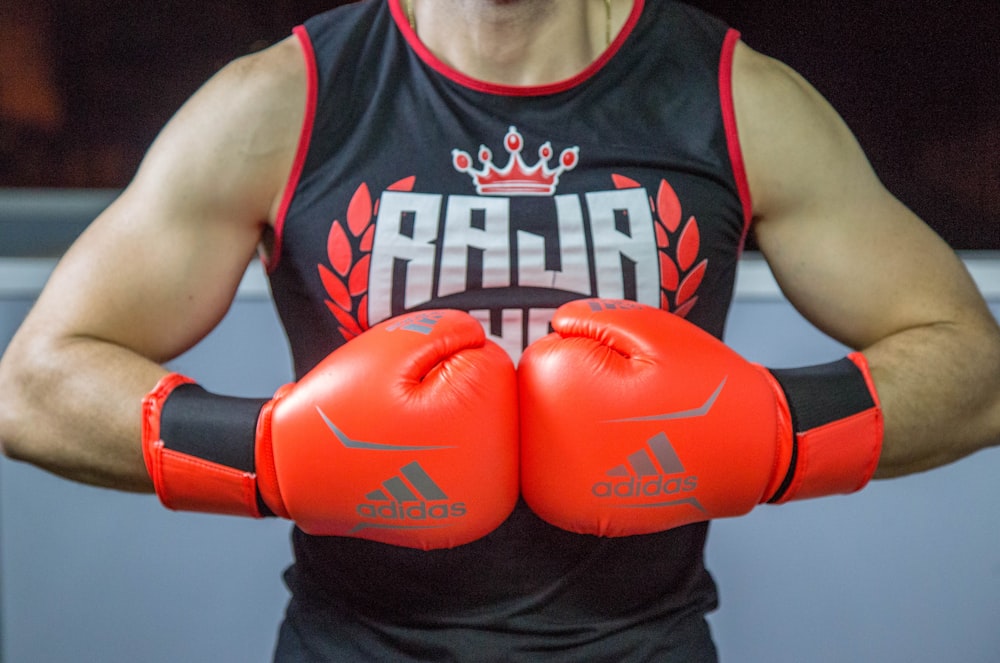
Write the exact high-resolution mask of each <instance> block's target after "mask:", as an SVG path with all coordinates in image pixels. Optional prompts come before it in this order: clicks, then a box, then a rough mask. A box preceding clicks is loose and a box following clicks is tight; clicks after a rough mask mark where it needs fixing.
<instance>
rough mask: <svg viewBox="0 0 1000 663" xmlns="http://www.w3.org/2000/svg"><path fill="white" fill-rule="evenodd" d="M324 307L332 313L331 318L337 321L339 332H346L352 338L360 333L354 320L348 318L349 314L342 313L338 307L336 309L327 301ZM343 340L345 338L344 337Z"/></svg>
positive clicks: (334, 305) (335, 306)
mask: <svg viewBox="0 0 1000 663" xmlns="http://www.w3.org/2000/svg"><path fill="white" fill-rule="evenodd" d="M326 307H327V308H328V309H330V313H333V317H335V318H336V319H337V322H339V323H340V326H341V332H343V331H344V330H347V331H349V332H351V334H353V335H354V336H357V335H358V334H360V333H361V328H360V327H359V326H358V323H357V322H356V321H355V320H354V318H352V317H351V316H350V314H349V313H345V312H344V311H342V310H341V309H340V307H338V306H337V305H336V304H334V303H333V302H331V301H330V300H327V302H326ZM344 338H347V336H346V335H345V336H344Z"/></svg>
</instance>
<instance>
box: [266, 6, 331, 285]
mask: <svg viewBox="0 0 1000 663" xmlns="http://www.w3.org/2000/svg"><path fill="white" fill-rule="evenodd" d="M293 33H294V34H295V36H296V37H297V38H298V40H299V44H300V45H301V46H302V56H303V57H304V58H305V65H306V109H305V117H304V118H303V120H302V130H301V131H300V133H299V145H298V148H297V150H296V152H295V161H294V163H293V164H292V170H291V172H290V173H289V174H288V181H287V182H286V183H285V192H284V194H283V195H282V197H281V206H280V207H279V208H278V214H277V216H276V217H275V219H274V246H273V247H272V251H271V256H270V258H269V259H268V260H267V261H265V263H264V267H265V268H266V269H267V271H268V272H273V271H274V270H275V269H277V267H278V262H279V261H280V260H281V244H282V234H283V232H284V229H285V218H286V217H287V216H288V208H289V206H290V205H291V204H292V198H293V197H294V196H295V190H296V189H297V188H298V186H299V178H301V177H302V169H303V168H304V167H305V163H306V155H307V154H308V153H309V142H310V140H311V139H312V132H313V124H314V122H315V120H316V97H317V89H318V87H319V83H318V75H317V73H316V53H315V51H314V50H313V45H312V40H311V39H310V38H309V33H308V32H306V29H305V27H304V26H301V25H299V26H297V27H296V28H295V29H294V30H293Z"/></svg>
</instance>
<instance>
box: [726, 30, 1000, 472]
mask: <svg viewBox="0 0 1000 663" xmlns="http://www.w3.org/2000/svg"><path fill="white" fill-rule="evenodd" d="M733 66H734V72H733V81H734V82H733V86H734V88H733V93H734V101H735V106H736V116H737V124H738V128H739V133H740V143H741V147H742V150H743V158H744V162H745V164H746V169H747V176H748V180H749V185H750V191H751V195H752V198H753V208H754V232H755V236H756V239H757V243H758V245H759V247H760V249H761V252H762V253H763V255H764V257H765V258H766V259H767V261H768V263H769V265H770V266H771V269H772V271H773V273H774V276H775V278H776V279H777V281H778V283H779V285H780V286H781V289H782V291H783V292H784V294H785V295H786V296H787V297H788V299H789V301H790V302H791V303H792V304H793V305H794V306H795V307H796V308H797V309H798V310H799V311H800V312H801V313H802V314H803V315H804V316H805V317H806V318H807V319H808V320H809V321H810V322H811V323H812V324H814V325H815V326H816V327H817V328H819V329H820V330H821V331H823V332H824V333H826V334H828V335H830V336H831V337H832V338H834V339H836V340H838V341H840V342H841V343H843V344H845V345H847V346H849V347H852V348H854V349H859V350H861V351H862V352H863V354H864V355H865V357H866V358H867V360H868V363H869V365H870V367H871V372H872V376H873V379H874V382H875V387H876V390H877V392H878V396H879V399H880V401H881V405H882V409H883V415H884V422H885V435H884V440H883V447H882V455H881V460H880V462H879V466H878V470H877V473H876V477H877V478H888V477H894V476H902V475H906V474H910V473H914V472H919V471H923V470H928V469H931V468H934V467H938V466H940V465H944V464H947V463H950V462H953V461H955V460H958V459H959V458H962V457H964V456H967V455H969V454H971V453H974V452H975V451H978V450H980V449H983V448H985V447H989V446H996V445H1000V328H998V325H997V322H996V320H995V319H994V317H993V316H992V314H991V313H990V311H989V309H988V307H987V306H986V303H985V301H984V300H983V298H982V296H981V295H980V293H979V291H978V290H977V288H976V286H975V284H974V282H973V281H972V279H971V278H970V276H969V274H968V272H967V271H966V270H965V267H964V265H963V264H962V262H961V261H960V260H959V258H958V257H957V256H956V254H955V253H954V251H952V250H951V248H950V247H948V246H947V244H945V243H944V241H943V240H941V239H940V238H939V237H938V236H937V235H936V234H935V233H934V232H933V231H932V230H931V229H930V228H928V227H927V226H926V225H925V224H924V223H923V222H922V221H921V220H920V219H918V218H917V217H916V216H915V215H914V214H913V213H912V212H911V211H910V210H908V209H907V208H906V207H905V206H904V205H903V204H902V203H900V202H899V201H898V200H897V199H896V198H895V197H893V196H892V195H891V194H890V193H889V192H888V191H886V190H885V188H884V187H883V186H882V184H881V183H880V181H879V180H878V178H877V176H876V175H875V173H874V172H873V170H872V168H871V166H870V164H869V163H868V160H867V159H866V157H865V155H864V154H863V152H862V150H861V148H860V147H859V145H858V143H857V141H856V139H855V138H854V136H853V135H852V134H851V132H850V130H849V129H848V128H847V126H846V125H845V123H844V122H843V121H842V120H841V118H840V117H839V116H838V115H837V113H836V112H835V111H834V110H833V109H832V108H831V107H830V105H829V104H828V103H827V102H826V101H825V100H824V99H823V98H822V97H821V96H820V95H819V93H817V92H816V90H814V89H813V88H812V87H811V86H810V85H809V84H808V83H806V82H805V81H804V80H803V79H802V78H801V77H800V76H798V75H797V74H796V73H795V72H793V71H791V70H790V69H789V68H788V67H786V66H784V65H782V64H781V63H779V62H777V61H775V60H773V59H771V58H768V57H765V56H763V55H760V54H758V53H756V52H754V51H752V50H751V49H750V48H749V47H747V46H745V45H744V44H740V45H739V46H738V47H737V51H736V56H735V58H734V65H733Z"/></svg>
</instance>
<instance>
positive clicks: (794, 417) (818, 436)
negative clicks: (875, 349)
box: [767, 353, 883, 503]
mask: <svg viewBox="0 0 1000 663" xmlns="http://www.w3.org/2000/svg"><path fill="white" fill-rule="evenodd" d="M769 372H770V373H771V375H772V376H773V377H774V380H775V382H776V383H777V386H778V387H779V388H780V390H781V393H780V396H782V397H783V398H784V400H785V401H786V402H787V406H788V413H789V416H790V420H791V431H792V435H791V440H792V442H791V444H792V448H791V458H790V462H789V464H788V471H787V473H786V474H785V476H784V479H783V480H782V481H781V484H780V485H779V486H778V488H777V490H776V491H775V492H774V494H773V495H771V496H770V497H769V498H768V499H767V501H768V502H771V503H784V502H788V501H791V500H799V499H807V498H811V497H821V496H825V495H835V494H844V493H852V492H855V491H857V490H860V489H861V488H863V487H864V486H865V485H867V484H868V482H869V481H870V480H871V477H872V475H873V474H874V473H875V468H876V467H877V465H878V460H879V456H880V454H881V450H882V433H883V423H882V410H881V408H880V406H879V401H878V395H877V394H876V392H875V388H874V383H873V381H872V379H871V373H870V371H869V369H868V363H867V361H866V360H865V357H864V355H862V354H861V353H853V354H850V355H848V356H847V357H845V358H843V359H840V360H839V361H836V362H832V363H829V364H821V365H817V366H808V367H804V368H795V369H769ZM779 400H781V398H779Z"/></svg>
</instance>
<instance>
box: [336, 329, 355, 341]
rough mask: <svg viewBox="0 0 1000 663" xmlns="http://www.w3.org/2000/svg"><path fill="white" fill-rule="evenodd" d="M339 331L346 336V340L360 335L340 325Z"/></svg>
mask: <svg viewBox="0 0 1000 663" xmlns="http://www.w3.org/2000/svg"><path fill="white" fill-rule="evenodd" d="M337 331H339V332H340V335H341V336H343V337H344V340H345V341H350V340H352V339H355V338H357V336H358V335H357V334H355V333H353V332H351V331H349V330H347V329H344V328H343V327H338V328H337Z"/></svg>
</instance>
